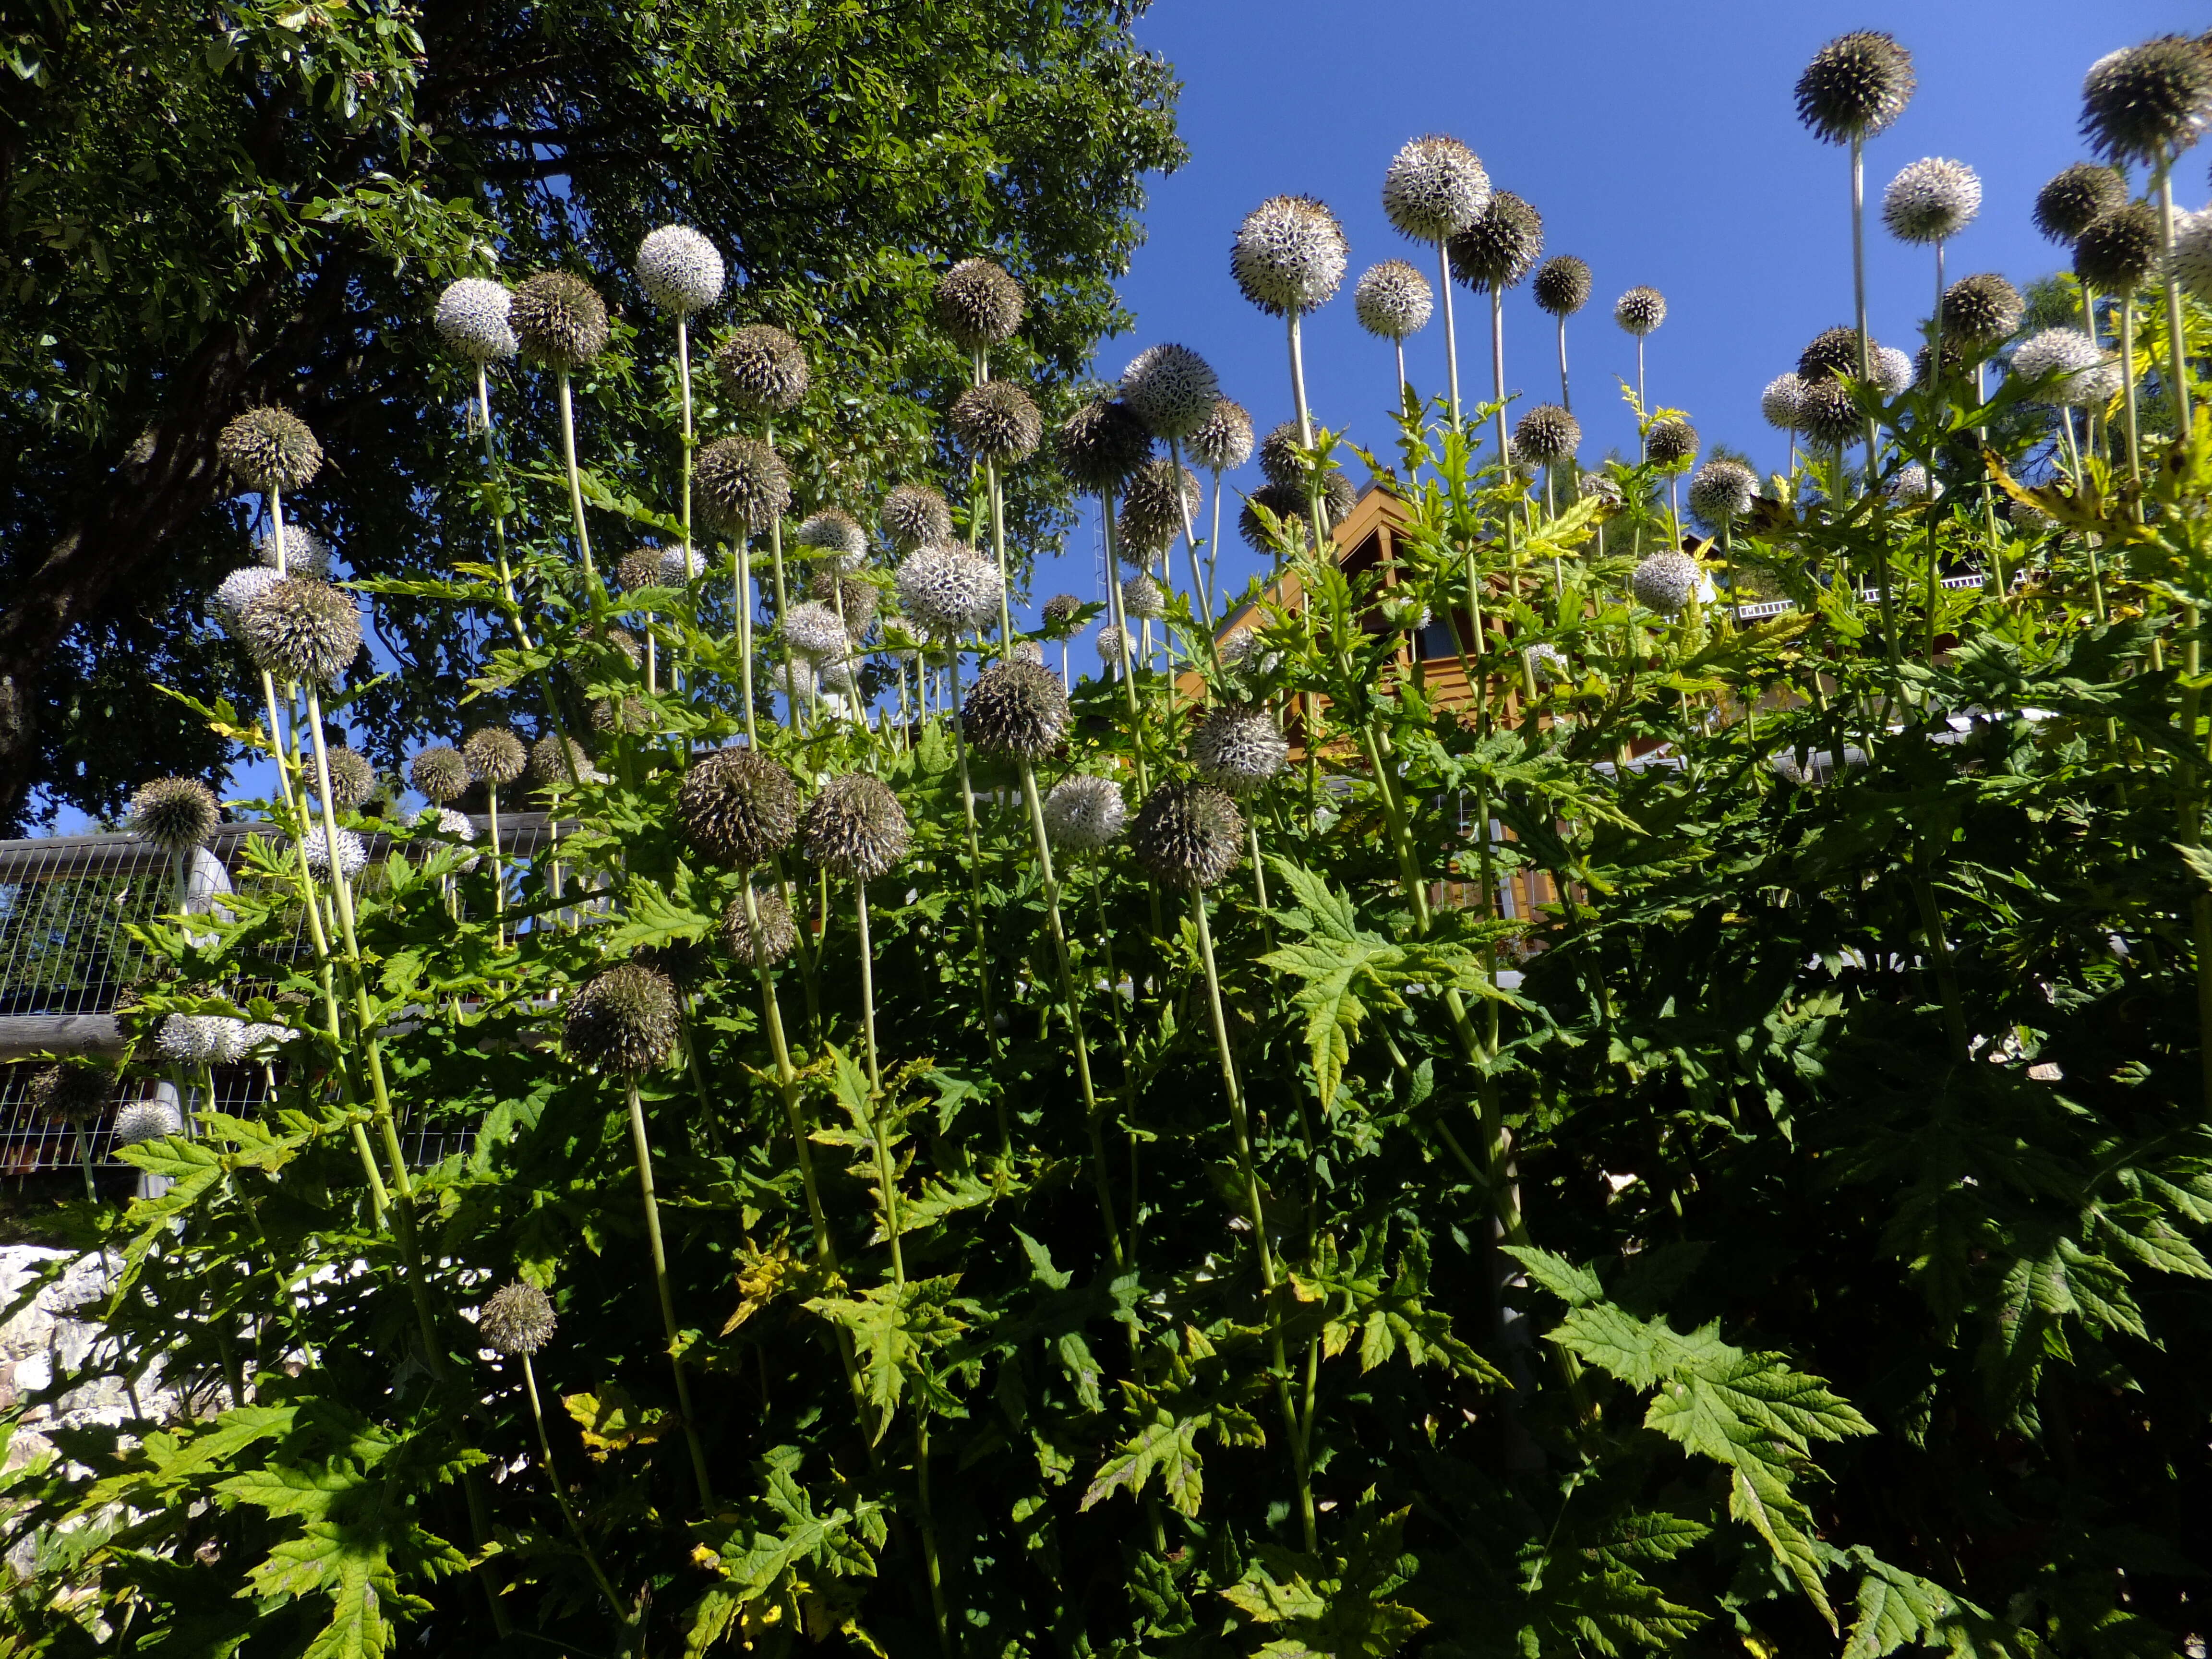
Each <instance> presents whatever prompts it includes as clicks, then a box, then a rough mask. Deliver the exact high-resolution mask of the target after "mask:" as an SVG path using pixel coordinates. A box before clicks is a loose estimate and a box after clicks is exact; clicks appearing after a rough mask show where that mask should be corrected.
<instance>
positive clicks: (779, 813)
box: [676, 748, 799, 870]
mask: <svg viewBox="0 0 2212 1659" xmlns="http://www.w3.org/2000/svg"><path fill="white" fill-rule="evenodd" d="M676 822H677V823H678V826H679V827H680V828H681V829H683V831H684V836H685V838H686V839H688V840H689V841H690V843H691V844H692V846H694V847H696V848H698V849H699V851H700V852H702V853H703V854H706V855H707V856H708V858H710V859H713V860H714V861H715V862H716V863H718V864H722V865H726V866H729V867H730V868H731V869H733V870H744V869H749V868H750V867H751V866H754V865H756V864H758V863H760V862H762V861H763V860H766V859H769V858H773V857H774V856H775V854H778V853H780V852H781V851H782V850H783V849H784V848H786V847H787V846H789V845H790V844H791V837H792V833H793V831H794V830H795V829H797V828H798V827H799V781H798V780H797V779H795V778H793V776H792V775H791V774H790V772H788V771H787V770H786V769H784V768H783V767H782V766H781V765H779V764H777V763H775V761H772V760H770V759H769V757H767V756H765V755H763V754H762V753H761V752H760V751H759V750H757V749H750V748H741V749H717V750H714V751H713V752H712V753H710V754H707V755H702V756H701V757H699V758H698V759H697V760H695V761H694V762H692V763H691V766H690V770H688V771H687V772H685V773H684V781H683V782H682V783H681V784H680V785H678V787H677V791H676Z"/></svg>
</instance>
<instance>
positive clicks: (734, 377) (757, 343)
mask: <svg viewBox="0 0 2212 1659" xmlns="http://www.w3.org/2000/svg"><path fill="white" fill-rule="evenodd" d="M714 367H715V368H718V369H720V371H721V374H722V390H723V395H724V396H725V397H726V398H728V399H729V402H730V404H731V406H732V408H734V409H735V410H738V412H739V413H740V414H744V415H781V414H784V413H787V411H789V410H793V409H796V408H798V407H799V399H800V398H804V397H805V395H806V388H807V387H808V386H809V385H811V383H812V381H813V378H814V377H813V374H812V373H811V371H810V370H809V369H808V368H807V367H806V353H805V351H803V350H801V349H799V342H798V341H796V340H794V339H793V338H792V337H791V336H789V335H788V334H787V333H785V332H784V331H782V330H781V329H780V328H777V327H775V326H774V325H770V324H768V323H751V324H748V325H746V326H745V327H744V328H740V329H736V330H733V331H732V333H731V335H730V337H729V338H728V339H726V340H725V341H723V342H722V343H721V344H720V345H719V346H717V347H716V348H715V349H714Z"/></svg>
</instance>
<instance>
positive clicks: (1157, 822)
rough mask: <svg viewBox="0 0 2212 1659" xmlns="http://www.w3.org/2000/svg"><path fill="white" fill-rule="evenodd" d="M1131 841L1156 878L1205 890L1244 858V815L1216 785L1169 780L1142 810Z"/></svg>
mask: <svg viewBox="0 0 2212 1659" xmlns="http://www.w3.org/2000/svg"><path fill="white" fill-rule="evenodd" d="M1129 840H1130V843H1131V845H1132V846H1133V848H1135V849H1136V854H1137V857H1138V859H1139V860H1140V861H1141V862H1142V863H1143V864H1144V866H1145V867H1146V869H1147V870H1149V871H1150V872H1152V877H1153V878H1154V879H1155V880H1157V881H1159V882H1161V883H1163V884H1165V885H1167V886H1170V887H1182V888H1187V889H1189V890H1194V891H1197V890H1204V889H1206V888H1208V887H1211V886H1212V885H1213V884H1215V883H1217V882H1218V881H1219V880H1220V879H1221V878H1223V877H1224V876H1225V875H1227V874H1228V873H1229V872H1231V871H1232V870H1234V869H1235V868H1236V867H1237V866H1238V865H1239V864H1241V863H1242V862H1243V859H1244V817H1243V814H1242V813H1241V812H1239V811H1237V803H1236V802H1235V801H1233V800H1231V799H1230V798H1229V797H1228V796H1227V795H1226V794H1225V793H1222V791H1220V790H1219V789H1218V788H1216V787H1213V786H1212V784H1208V783H1164V784H1162V785H1160V786H1159V787H1158V788H1156V789H1154V790H1153V791H1152V793H1151V794H1150V795H1148V796H1146V799H1145V804H1144V805H1142V806H1141V807H1139V808H1138V810H1137V817H1136V820H1135V822H1134V823H1133V824H1132V825H1131V826H1130V832H1129Z"/></svg>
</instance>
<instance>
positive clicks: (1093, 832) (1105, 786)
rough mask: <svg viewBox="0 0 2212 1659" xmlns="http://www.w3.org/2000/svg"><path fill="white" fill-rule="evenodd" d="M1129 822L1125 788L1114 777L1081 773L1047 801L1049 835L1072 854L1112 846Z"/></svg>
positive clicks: (1057, 786)
mask: <svg viewBox="0 0 2212 1659" xmlns="http://www.w3.org/2000/svg"><path fill="white" fill-rule="evenodd" d="M1128 822H1129V808H1128V805H1127V802H1125V801H1124V800H1123V799H1121V785H1120V784H1118V783H1116V782H1115V781H1114V780H1113V779H1111V778H1101V777H1095V776H1092V775H1090V774H1088V773H1078V774H1076V775H1074V776H1073V777H1066V778H1062V779H1061V780H1060V781H1059V782H1058V783H1055V784H1054V785H1053V787H1052V789H1051V792H1050V793H1048V794H1047V795H1046V796H1045V798H1044V833H1045V836H1046V838H1047V839H1048V840H1049V841H1050V842H1052V844H1053V845H1054V846H1055V847H1064V848H1066V849H1067V850H1068V851H1070V852H1072V853H1095V852H1097V850H1098V849H1099V848H1102V847H1106V846H1109V845H1111V844H1112V843H1113V842H1115V840H1117V839H1118V838H1119V837H1120V836H1121V831H1122V829H1124V828H1125V827H1127V823H1128Z"/></svg>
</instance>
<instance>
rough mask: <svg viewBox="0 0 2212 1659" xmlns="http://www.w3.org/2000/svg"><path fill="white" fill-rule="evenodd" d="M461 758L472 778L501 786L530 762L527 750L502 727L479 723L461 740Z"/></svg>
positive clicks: (520, 740)
mask: <svg viewBox="0 0 2212 1659" xmlns="http://www.w3.org/2000/svg"><path fill="white" fill-rule="evenodd" d="M418 758H419V757H418ZM461 758H462V759H463V760H465V761H466V762H467V763H468V766H469V775H470V776H471V777H472V778H475V779H476V780H477V781H478V782H480V783H488V784H489V785H490V786H491V787H493V788H495V789H504V788H506V787H507V785H508V784H510V783H513V781H515V780H516V779H517V778H519V777H520V776H521V775H522V774H523V770H524V769H525V768H526V767H527V766H528V765H529V764H530V751H529V750H526V749H525V748H524V747H523V746H522V739H521V738H518V737H516V736H515V735H514V733H513V732H510V731H508V730H507V728H506V727H505V726H478V727H477V729H476V730H475V731H473V732H470V733H469V735H468V737H467V738H466V739H465V740H464V741H463V743H462V744H461Z"/></svg>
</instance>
